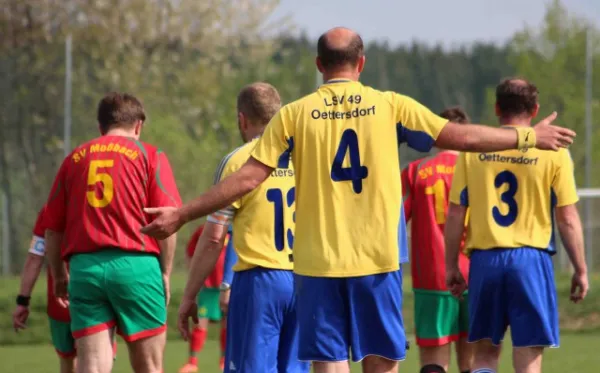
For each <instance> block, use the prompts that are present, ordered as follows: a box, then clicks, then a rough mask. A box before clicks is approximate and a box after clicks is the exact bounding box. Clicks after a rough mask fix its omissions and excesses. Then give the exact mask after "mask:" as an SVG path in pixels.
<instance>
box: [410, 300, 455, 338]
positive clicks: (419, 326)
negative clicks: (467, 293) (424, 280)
mask: <svg viewBox="0 0 600 373" xmlns="http://www.w3.org/2000/svg"><path fill="white" fill-rule="evenodd" d="M414 292H415V334H416V337H417V338H416V339H417V345H418V346H420V347H438V346H443V345H446V344H448V343H450V342H454V341H457V340H458V339H459V337H460V335H459V326H458V325H459V316H460V304H459V300H457V299H456V298H454V297H453V296H452V295H451V294H450V293H448V292H442V291H427V290H419V289H416V290H415V291H414Z"/></svg>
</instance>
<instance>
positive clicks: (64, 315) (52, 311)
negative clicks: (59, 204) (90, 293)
mask: <svg viewBox="0 0 600 373" xmlns="http://www.w3.org/2000/svg"><path fill="white" fill-rule="evenodd" d="M43 215H44V209H42V211H40V213H39V214H38V217H37V219H36V221H35V226H34V227H33V235H34V236H37V237H39V238H41V239H43V238H44V235H45V232H46V228H45V226H44V216H43ZM35 254H36V255H38V254H39V255H41V256H43V255H44V254H45V250H39V249H38V250H36V253H35ZM46 273H47V276H48V281H47V284H48V289H47V291H46V294H47V301H46V312H47V313H48V316H50V317H51V318H52V319H54V320H57V321H62V322H70V321H71V315H70V314H69V309H68V308H64V307H62V306H61V305H60V304H58V301H57V300H56V297H55V296H54V281H53V280H52V274H51V273H50V268H48V269H46Z"/></svg>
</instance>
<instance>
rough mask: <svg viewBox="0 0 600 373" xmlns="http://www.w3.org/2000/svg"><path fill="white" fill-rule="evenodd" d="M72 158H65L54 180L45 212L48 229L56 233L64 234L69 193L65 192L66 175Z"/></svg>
mask: <svg viewBox="0 0 600 373" xmlns="http://www.w3.org/2000/svg"><path fill="white" fill-rule="evenodd" d="M69 160H70V157H67V158H65V160H64V161H63V163H62V165H61V166H60V169H59V170H58V174H57V175H56V177H55V178H54V183H53V184H52V189H50V195H49V196H48V201H47V202H46V210H45V212H44V222H45V223H46V229H50V230H52V231H55V232H60V233H62V232H64V230H65V222H66V212H67V209H66V201H67V192H66V190H65V180H66V178H65V174H66V173H67V168H68V164H69V162H68V161H69Z"/></svg>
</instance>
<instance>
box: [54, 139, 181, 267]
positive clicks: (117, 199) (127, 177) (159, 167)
mask: <svg viewBox="0 0 600 373" xmlns="http://www.w3.org/2000/svg"><path fill="white" fill-rule="evenodd" d="M180 204H181V199H180V197H179V192H178V191H177V186H176V185H175V179H174V178H173V173H172V171H171V166H170V165H169V161H168V160H167V157H166V156H165V154H164V153H163V152H162V151H160V150H158V149H156V148H155V147H154V146H152V145H148V144H145V143H142V142H140V141H137V140H134V139H132V138H128V137H123V136H101V137H98V138H96V139H94V140H91V141H89V142H87V143H85V144H83V145H81V146H79V147H77V148H76V149H75V150H74V151H73V152H72V153H71V154H70V155H69V156H68V157H67V158H65V160H64V161H63V163H62V165H61V167H60V169H59V171H58V174H57V175H56V179H55V180H54V184H53V185H52V190H51V192H50V196H49V198H48V202H47V204H46V221H47V223H48V225H47V228H48V229H50V230H53V231H56V232H63V233H64V237H65V241H64V248H63V258H65V259H68V258H69V257H70V256H71V255H73V254H75V253H78V252H93V251H96V250H99V249H101V248H104V247H115V248H119V249H122V250H128V251H144V252H148V253H155V254H160V249H159V246H158V242H157V241H156V240H155V239H154V238H152V237H150V236H147V235H144V234H142V233H141V232H140V229H141V228H142V227H143V226H145V225H147V224H148V223H150V221H151V220H152V219H153V217H152V216H151V215H148V214H146V213H144V211H143V209H144V208H145V207H161V206H175V207H177V206H179V205H180Z"/></svg>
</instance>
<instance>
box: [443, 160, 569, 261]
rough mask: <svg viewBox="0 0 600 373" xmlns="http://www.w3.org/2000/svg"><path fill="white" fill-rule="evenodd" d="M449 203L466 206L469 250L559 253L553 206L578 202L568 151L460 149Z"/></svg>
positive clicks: (467, 248) (467, 249)
mask: <svg viewBox="0 0 600 373" xmlns="http://www.w3.org/2000/svg"><path fill="white" fill-rule="evenodd" d="M450 201H451V202H452V203H455V204H460V205H463V206H468V207H469V210H470V218H469V224H468V226H467V241H466V245H465V250H466V253H467V254H468V253H470V252H471V251H472V250H475V249H477V250H485V249H493V248H518V247H534V248H539V249H543V250H548V251H549V252H551V253H554V252H555V245H554V224H553V209H554V207H557V206H566V205H571V204H574V203H576V202H577V201H578V197H577V190H576V187H575V178H574V174H573V161H572V160H571V156H570V154H569V151H568V150H567V149H560V150H559V151H558V152H552V151H543V150H538V149H529V150H527V151H525V152H523V151H519V150H507V151H502V152H497V153H462V154H460V156H459V158H458V161H457V163H456V169H455V172H454V179H453V181H452V188H451V190H450Z"/></svg>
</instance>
